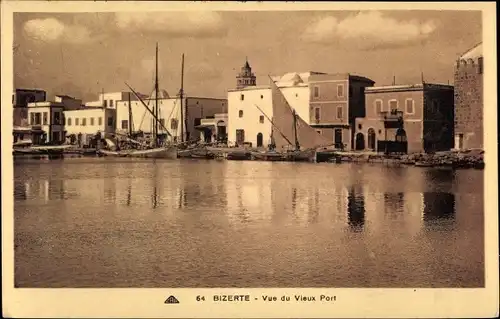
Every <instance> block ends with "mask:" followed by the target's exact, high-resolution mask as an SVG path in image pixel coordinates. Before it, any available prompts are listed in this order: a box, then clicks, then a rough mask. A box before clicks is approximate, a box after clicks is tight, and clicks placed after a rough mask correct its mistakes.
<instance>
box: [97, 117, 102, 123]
mask: <svg viewBox="0 0 500 319" xmlns="http://www.w3.org/2000/svg"><path fill="white" fill-rule="evenodd" d="M97 123H98V125H102V117H99V119H98V121H97Z"/></svg>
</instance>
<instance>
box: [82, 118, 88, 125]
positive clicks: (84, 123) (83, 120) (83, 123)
mask: <svg viewBox="0 0 500 319" xmlns="http://www.w3.org/2000/svg"><path fill="white" fill-rule="evenodd" d="M82 126H87V119H86V118H85V117H84V118H83V119H82Z"/></svg>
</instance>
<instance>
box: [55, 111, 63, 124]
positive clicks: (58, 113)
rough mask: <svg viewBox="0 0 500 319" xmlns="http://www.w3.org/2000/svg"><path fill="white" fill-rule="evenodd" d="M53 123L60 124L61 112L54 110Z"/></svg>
mask: <svg viewBox="0 0 500 319" xmlns="http://www.w3.org/2000/svg"><path fill="white" fill-rule="evenodd" d="M54 124H56V125H61V124H62V119H61V112H54Z"/></svg>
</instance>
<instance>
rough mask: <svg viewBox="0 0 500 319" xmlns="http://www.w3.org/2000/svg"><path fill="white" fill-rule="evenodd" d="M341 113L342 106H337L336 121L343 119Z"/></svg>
mask: <svg viewBox="0 0 500 319" xmlns="http://www.w3.org/2000/svg"><path fill="white" fill-rule="evenodd" d="M342 111H343V108H342V106H340V105H339V106H337V119H339V120H341V119H342V118H343V114H342Z"/></svg>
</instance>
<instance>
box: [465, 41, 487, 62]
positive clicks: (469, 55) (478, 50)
mask: <svg viewBox="0 0 500 319" xmlns="http://www.w3.org/2000/svg"><path fill="white" fill-rule="evenodd" d="M482 56H483V43H482V42H480V43H478V44H476V45H475V46H474V47H472V48H471V49H469V50H467V52H465V53H464V54H462V55H461V56H460V59H462V60H467V59H476V58H480V57H482Z"/></svg>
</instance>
